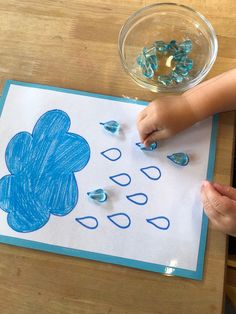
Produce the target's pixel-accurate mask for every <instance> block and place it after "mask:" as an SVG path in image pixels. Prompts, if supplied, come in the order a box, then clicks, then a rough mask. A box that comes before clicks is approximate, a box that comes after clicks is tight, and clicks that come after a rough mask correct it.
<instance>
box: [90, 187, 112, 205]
mask: <svg viewBox="0 0 236 314" xmlns="http://www.w3.org/2000/svg"><path fill="white" fill-rule="evenodd" d="M87 195H88V197H89V198H90V199H92V200H94V201H97V202H99V203H103V202H105V201H106V200H107V193H106V191H104V190H103V189H97V190H94V191H91V192H88V193H87Z"/></svg>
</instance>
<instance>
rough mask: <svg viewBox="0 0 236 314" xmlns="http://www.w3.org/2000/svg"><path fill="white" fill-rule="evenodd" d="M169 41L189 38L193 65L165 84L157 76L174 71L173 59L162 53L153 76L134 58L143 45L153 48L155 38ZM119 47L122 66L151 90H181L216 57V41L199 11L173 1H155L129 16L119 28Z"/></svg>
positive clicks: (194, 81) (199, 78)
mask: <svg viewBox="0 0 236 314" xmlns="http://www.w3.org/2000/svg"><path fill="white" fill-rule="evenodd" d="M172 40H175V41H176V42H177V43H181V42H183V41H185V40H191V42H192V50H191V51H190V52H189V54H188V57H189V58H191V59H192V60H193V67H192V69H191V70H190V71H189V72H188V75H187V76H185V77H184V79H183V81H182V82H179V83H176V82H174V83H171V84H170V85H167V86H165V85H163V84H162V83H160V82H158V80H157V76H158V75H160V74H164V75H165V74H166V75H168V74H169V73H171V71H173V70H175V66H176V63H175V62H173V59H172V60H170V59H169V60H167V59H166V60H164V61H163V58H165V56H162V60H161V62H162V70H159V69H158V70H157V71H156V72H155V75H154V76H153V77H152V78H147V77H145V76H144V75H143V70H142V67H141V66H140V65H139V64H138V62H137V57H138V56H139V55H140V53H141V52H142V50H143V48H144V47H152V45H153V43H155V42H156V41H164V42H165V43H170V41H172ZM118 49H119V54H120V58H121V62H122V65H123V67H124V69H125V70H126V72H128V74H129V75H130V76H131V78H132V79H133V80H134V81H135V82H136V83H137V84H138V85H140V86H142V87H145V88H148V89H149V90H151V91H153V92H160V93H181V92H184V91H185V90H187V89H189V88H191V87H193V86H195V85H197V84H198V83H199V82H201V81H202V80H203V78H204V77H205V76H206V75H207V73H208V72H209V71H210V69H211V67H212V65H213V64H214V62H215V59H216V56H217V50H218V43H217V38H216V34H215V31H214V29H213V27H212V25H211V24H210V22H209V21H208V20H207V19H206V18H205V17H204V16H203V15H202V14H200V13H199V12H196V11H195V10H193V9H191V8H189V7H187V6H184V5H179V4H176V3H156V4H153V5H150V6H146V7H144V8H142V9H140V10H138V11H136V12H135V13H134V14H132V15H131V16H130V17H129V18H128V20H127V21H126V22H125V24H124V25H123V27H122V28H121V30H120V34H119V40H118ZM167 57H168V56H166V58H167ZM158 58H159V57H158ZM163 62H164V63H163ZM163 64H164V67H163ZM158 71H161V72H159V73H158ZM163 71H164V72H163ZM168 71H169V72H168Z"/></svg>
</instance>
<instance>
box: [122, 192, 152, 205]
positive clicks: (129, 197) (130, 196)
mask: <svg viewBox="0 0 236 314" xmlns="http://www.w3.org/2000/svg"><path fill="white" fill-rule="evenodd" d="M137 195H144V196H145V198H146V200H145V202H144V203H140V202H137V201H135V200H133V199H132V197H135V196H137ZM126 198H127V199H128V200H129V201H130V202H132V203H134V204H136V205H141V206H144V205H145V204H147V202H148V196H147V194H145V193H142V192H140V193H134V194H131V195H126Z"/></svg>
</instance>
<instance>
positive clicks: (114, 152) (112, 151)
mask: <svg viewBox="0 0 236 314" xmlns="http://www.w3.org/2000/svg"><path fill="white" fill-rule="evenodd" d="M108 152H109V154H107V153H108ZM100 154H101V155H102V156H104V157H105V158H107V159H108V160H110V161H117V160H118V159H120V157H121V151H120V150H119V148H115V147H112V148H109V149H107V150H104V151H103V152H101V153H100Z"/></svg>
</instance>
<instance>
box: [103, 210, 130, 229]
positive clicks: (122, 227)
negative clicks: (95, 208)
mask: <svg viewBox="0 0 236 314" xmlns="http://www.w3.org/2000/svg"><path fill="white" fill-rule="evenodd" d="M120 215H122V216H125V217H126V218H128V220H129V223H128V225H127V226H125V227H124V226H121V225H119V224H118V223H117V222H115V221H114V220H113V219H112V218H111V217H116V216H120ZM107 218H108V219H109V220H110V221H111V222H112V223H113V224H114V225H116V226H117V227H118V228H121V229H127V228H129V227H130V225H131V219H130V217H129V216H128V215H127V214H126V213H116V214H112V215H108V216H107Z"/></svg>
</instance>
